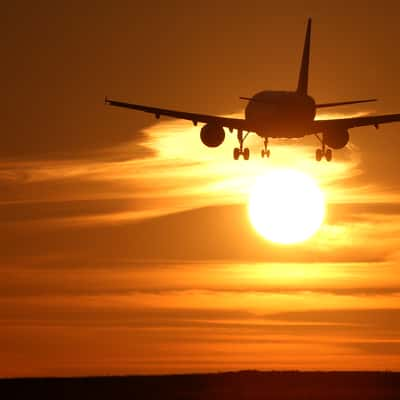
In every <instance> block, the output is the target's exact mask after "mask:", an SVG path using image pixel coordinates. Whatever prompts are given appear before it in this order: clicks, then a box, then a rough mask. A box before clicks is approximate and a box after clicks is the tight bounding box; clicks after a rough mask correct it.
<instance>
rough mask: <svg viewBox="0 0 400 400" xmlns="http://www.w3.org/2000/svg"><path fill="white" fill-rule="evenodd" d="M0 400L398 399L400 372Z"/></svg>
mask: <svg viewBox="0 0 400 400" xmlns="http://www.w3.org/2000/svg"><path fill="white" fill-rule="evenodd" d="M0 393H1V397H2V398H4V399H33V398H34V399H74V400H76V399H96V400H101V399H218V400H221V399H229V400H235V399H271V400H286V399H287V400H289V399H290V400H292V399H293V400H316V399H318V400H319V399H321V400H330V399H332V400H333V399H337V400H339V399H340V400H346V399H349V400H350V399H351V400H358V399H360V400H372V399H374V400H375V399H379V400H383V399H384V400H392V399H393V400H398V399H400V373H392V372H258V371H244V372H232V373H220V374H196V375H169V376H167V375H166V376H126V377H93V378H23V379H3V380H0Z"/></svg>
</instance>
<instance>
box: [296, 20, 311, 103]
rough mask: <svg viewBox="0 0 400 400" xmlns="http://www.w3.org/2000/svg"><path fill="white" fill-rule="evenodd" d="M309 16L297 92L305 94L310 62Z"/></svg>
mask: <svg viewBox="0 0 400 400" xmlns="http://www.w3.org/2000/svg"><path fill="white" fill-rule="evenodd" d="M310 42H311V18H309V19H308V24H307V32H306V38H305V40H304V49H303V57H302V59H301V67H300V74H299V83H298V85H297V93H299V94H302V95H306V94H307V89H308V66H309V64H310Z"/></svg>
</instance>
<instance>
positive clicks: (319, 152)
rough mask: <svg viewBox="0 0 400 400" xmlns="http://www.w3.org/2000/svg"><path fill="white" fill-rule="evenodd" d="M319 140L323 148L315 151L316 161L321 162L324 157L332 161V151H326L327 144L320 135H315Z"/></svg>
mask: <svg viewBox="0 0 400 400" xmlns="http://www.w3.org/2000/svg"><path fill="white" fill-rule="evenodd" d="M315 136H316V137H317V139H318V140H319V141H320V142H321V145H322V148H321V149H317V150H315V159H316V160H317V161H321V160H322V158H323V157H325V159H326V161H328V162H329V161H331V160H332V150H331V149H325V142H324V140H323V139H321V138H320V137H319V136H318V135H315Z"/></svg>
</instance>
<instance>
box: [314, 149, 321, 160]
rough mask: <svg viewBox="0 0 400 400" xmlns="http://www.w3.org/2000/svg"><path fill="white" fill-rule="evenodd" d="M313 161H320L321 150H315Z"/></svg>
mask: <svg viewBox="0 0 400 400" xmlns="http://www.w3.org/2000/svg"><path fill="white" fill-rule="evenodd" d="M315 159H316V160H317V161H321V159H322V150H321V149H317V150H316V151H315Z"/></svg>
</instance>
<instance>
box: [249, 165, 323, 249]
mask: <svg viewBox="0 0 400 400" xmlns="http://www.w3.org/2000/svg"><path fill="white" fill-rule="evenodd" d="M248 212H249V217H250V221H251V223H252V225H253V227H254V228H255V230H256V231H257V232H258V233H259V234H261V236H263V237H264V238H265V239H268V240H270V241H272V242H275V243H281V244H292V243H298V242H302V241H304V240H306V239H308V238H310V237H311V236H312V235H313V234H314V233H315V232H316V231H317V230H318V229H319V227H320V226H321V224H322V222H323V220H324V216H325V199H324V195H323V193H322V191H321V190H320V189H319V187H318V186H317V184H316V182H315V181H314V180H313V179H312V178H311V177H310V176H308V175H306V174H304V173H302V172H300V171H296V170H291V169H276V170H273V171H270V172H268V173H267V174H266V175H262V176H260V177H259V178H258V179H257V180H256V182H255V184H254V186H253V187H252V189H251V191H250V197H249V203H248Z"/></svg>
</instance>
